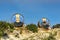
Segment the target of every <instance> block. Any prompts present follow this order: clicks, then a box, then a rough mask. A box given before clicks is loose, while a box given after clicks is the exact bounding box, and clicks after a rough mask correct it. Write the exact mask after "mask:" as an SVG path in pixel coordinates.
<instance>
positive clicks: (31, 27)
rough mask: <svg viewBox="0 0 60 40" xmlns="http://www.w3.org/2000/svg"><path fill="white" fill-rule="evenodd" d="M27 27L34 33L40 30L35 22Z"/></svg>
mask: <svg viewBox="0 0 60 40" xmlns="http://www.w3.org/2000/svg"><path fill="white" fill-rule="evenodd" d="M26 28H27V29H28V30H30V31H32V32H33V33H35V32H38V27H37V26H36V25H35V24H29V25H27V26H26Z"/></svg>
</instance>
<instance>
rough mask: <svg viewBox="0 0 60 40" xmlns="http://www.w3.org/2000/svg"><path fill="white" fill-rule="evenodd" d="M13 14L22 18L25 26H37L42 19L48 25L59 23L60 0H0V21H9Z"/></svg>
mask: <svg viewBox="0 0 60 40" xmlns="http://www.w3.org/2000/svg"><path fill="white" fill-rule="evenodd" d="M14 13H20V14H22V15H23V16H24V22H25V23H26V24H30V23H34V24H37V22H38V21H39V20H41V18H42V17H46V18H48V19H49V20H50V24H51V25H53V24H58V23H60V0H0V20H3V21H11V16H12V15H13V14H14Z"/></svg>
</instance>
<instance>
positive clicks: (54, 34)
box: [1, 28, 60, 40]
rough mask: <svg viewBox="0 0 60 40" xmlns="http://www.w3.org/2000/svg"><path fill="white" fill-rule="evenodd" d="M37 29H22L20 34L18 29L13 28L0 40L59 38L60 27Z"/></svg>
mask: <svg viewBox="0 0 60 40" xmlns="http://www.w3.org/2000/svg"><path fill="white" fill-rule="evenodd" d="M38 30H39V31H38V33H32V32H30V31H29V32H27V31H26V30H23V33H22V34H20V30H14V32H13V33H8V37H6V36H5V37H2V38H1V40H60V28H55V29H50V30H45V29H42V28H39V29H38Z"/></svg>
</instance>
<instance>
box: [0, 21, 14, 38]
mask: <svg viewBox="0 0 60 40" xmlns="http://www.w3.org/2000/svg"><path fill="white" fill-rule="evenodd" d="M13 27H14V26H13V24H10V23H8V22H5V21H0V37H2V36H3V34H4V32H5V31H6V30H8V29H9V30H12V29H13Z"/></svg>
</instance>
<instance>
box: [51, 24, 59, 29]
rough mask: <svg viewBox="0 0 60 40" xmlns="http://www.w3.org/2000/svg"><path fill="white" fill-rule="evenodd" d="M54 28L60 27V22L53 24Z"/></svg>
mask: <svg viewBox="0 0 60 40" xmlns="http://www.w3.org/2000/svg"><path fill="white" fill-rule="evenodd" d="M52 28H53V29H54V28H60V24H56V25H53V27H52Z"/></svg>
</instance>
